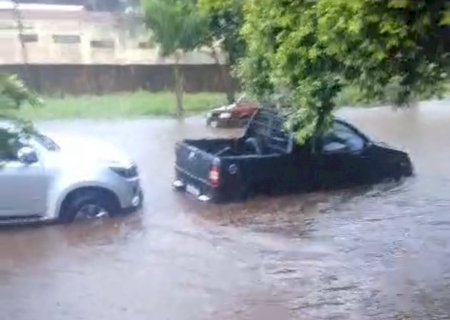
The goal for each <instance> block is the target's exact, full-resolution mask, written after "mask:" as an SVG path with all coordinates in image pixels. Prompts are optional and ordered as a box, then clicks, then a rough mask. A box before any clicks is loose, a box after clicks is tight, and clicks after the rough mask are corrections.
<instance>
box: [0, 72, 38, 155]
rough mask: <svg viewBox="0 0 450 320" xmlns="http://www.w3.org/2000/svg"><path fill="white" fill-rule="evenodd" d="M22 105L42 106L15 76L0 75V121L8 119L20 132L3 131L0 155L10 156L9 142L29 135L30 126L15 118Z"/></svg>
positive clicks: (0, 139)
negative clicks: (6, 154) (20, 135)
mask: <svg viewBox="0 0 450 320" xmlns="http://www.w3.org/2000/svg"><path fill="white" fill-rule="evenodd" d="M23 104H29V105H31V106H38V105H40V104H42V101H41V99H40V98H39V97H38V96H37V95H36V94H35V93H34V92H32V91H30V90H29V89H28V88H27V87H26V86H25V84H24V83H23V82H22V81H21V80H20V79H19V78H18V77H17V76H16V75H9V74H0V119H8V120H10V121H14V122H15V123H16V125H17V126H16V129H17V128H20V130H13V129H10V131H3V132H2V135H1V136H0V153H5V152H6V153H8V154H10V153H11V152H12V150H11V149H10V147H11V144H10V140H11V139H14V138H16V137H17V135H19V134H23V135H26V134H29V133H30V132H31V131H32V130H33V127H32V124H31V123H30V122H27V121H25V120H22V119H18V118H16V117H15V112H16V111H17V109H18V108H20V107H21V106H22V105H23Z"/></svg>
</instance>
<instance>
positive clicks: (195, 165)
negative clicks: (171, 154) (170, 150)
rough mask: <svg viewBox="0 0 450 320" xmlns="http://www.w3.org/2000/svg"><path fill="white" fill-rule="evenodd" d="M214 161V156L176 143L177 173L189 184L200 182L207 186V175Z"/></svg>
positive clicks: (193, 147)
mask: <svg viewBox="0 0 450 320" xmlns="http://www.w3.org/2000/svg"><path fill="white" fill-rule="evenodd" d="M214 160H215V157H214V155H212V154H210V153H207V152H205V151H203V150H200V149H199V148H197V147H195V146H192V145H189V144H188V143H186V142H181V143H178V144H177V146H176V170H177V171H178V172H177V173H178V175H181V176H183V178H184V179H185V180H186V179H188V180H189V181H190V183H193V182H201V183H203V184H208V185H209V184H210V183H209V173H210V170H211V167H212V165H213V163H214Z"/></svg>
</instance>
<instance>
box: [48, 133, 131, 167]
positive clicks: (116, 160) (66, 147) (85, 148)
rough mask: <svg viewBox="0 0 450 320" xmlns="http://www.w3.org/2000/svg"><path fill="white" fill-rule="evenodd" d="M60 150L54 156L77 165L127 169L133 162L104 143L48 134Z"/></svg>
mask: <svg viewBox="0 0 450 320" xmlns="http://www.w3.org/2000/svg"><path fill="white" fill-rule="evenodd" d="M48 136H49V137H50V138H51V139H52V140H54V141H55V142H56V144H58V146H59V147H60V149H61V150H59V151H57V152H55V153H54V156H56V157H58V158H60V159H61V160H62V161H64V162H65V163H66V164H67V163H73V164H77V165H82V164H99V165H100V164H101V165H113V166H120V167H125V168H128V167H130V166H132V165H133V161H132V160H131V159H130V158H129V157H128V156H127V155H125V153H124V152H122V151H121V150H120V149H118V148H117V147H115V146H113V145H112V144H110V143H107V142H105V141H101V140H97V139H93V138H91V137H82V136H76V135H67V134H48Z"/></svg>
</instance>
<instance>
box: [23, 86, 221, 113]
mask: <svg viewBox="0 0 450 320" xmlns="http://www.w3.org/2000/svg"><path fill="white" fill-rule="evenodd" d="M225 102H226V97H225V95H224V94H221V93H196V94H185V96H184V107H185V111H186V113H187V114H193V113H199V112H204V111H206V110H210V109H212V108H215V107H217V106H220V105H223V104H224V103H225ZM175 113H176V100H175V95H174V94H173V93H171V92H162V93H151V92H147V91H138V92H133V93H120V94H110V95H105V96H80V97H73V96H70V97H65V98H55V97H47V98H46V97H44V105H43V106H42V107H36V108H33V107H30V106H24V107H22V108H21V109H20V110H19V111H18V112H17V116H19V117H22V118H25V119H28V120H51V119H122V118H123V119H125V118H137V117H146V116H173V115H175Z"/></svg>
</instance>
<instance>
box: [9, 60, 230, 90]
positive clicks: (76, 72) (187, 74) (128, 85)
mask: <svg viewBox="0 0 450 320" xmlns="http://www.w3.org/2000/svg"><path fill="white" fill-rule="evenodd" d="M0 73H16V74H18V75H19V76H21V77H22V78H23V79H26V82H27V83H28V85H29V86H30V87H32V88H33V89H34V90H36V91H37V92H39V93H41V94H49V95H65V94H68V95H84V94H94V95H102V94H107V93H113V92H124V91H136V90H148V91H152V92H157V91H164V90H173V88H174V77H173V68H172V65H67V64H65V65H50V64H48V65H44V64H39V65H38V64H33V65H26V66H25V65H0ZM182 73H183V76H184V80H185V81H184V89H185V91H186V92H225V91H226V90H227V86H228V85H232V86H235V87H237V83H236V82H235V81H231V78H228V79H227V80H226V81H223V77H222V76H221V72H220V68H219V66H217V65H205V64H203V65H183V66H182Z"/></svg>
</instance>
